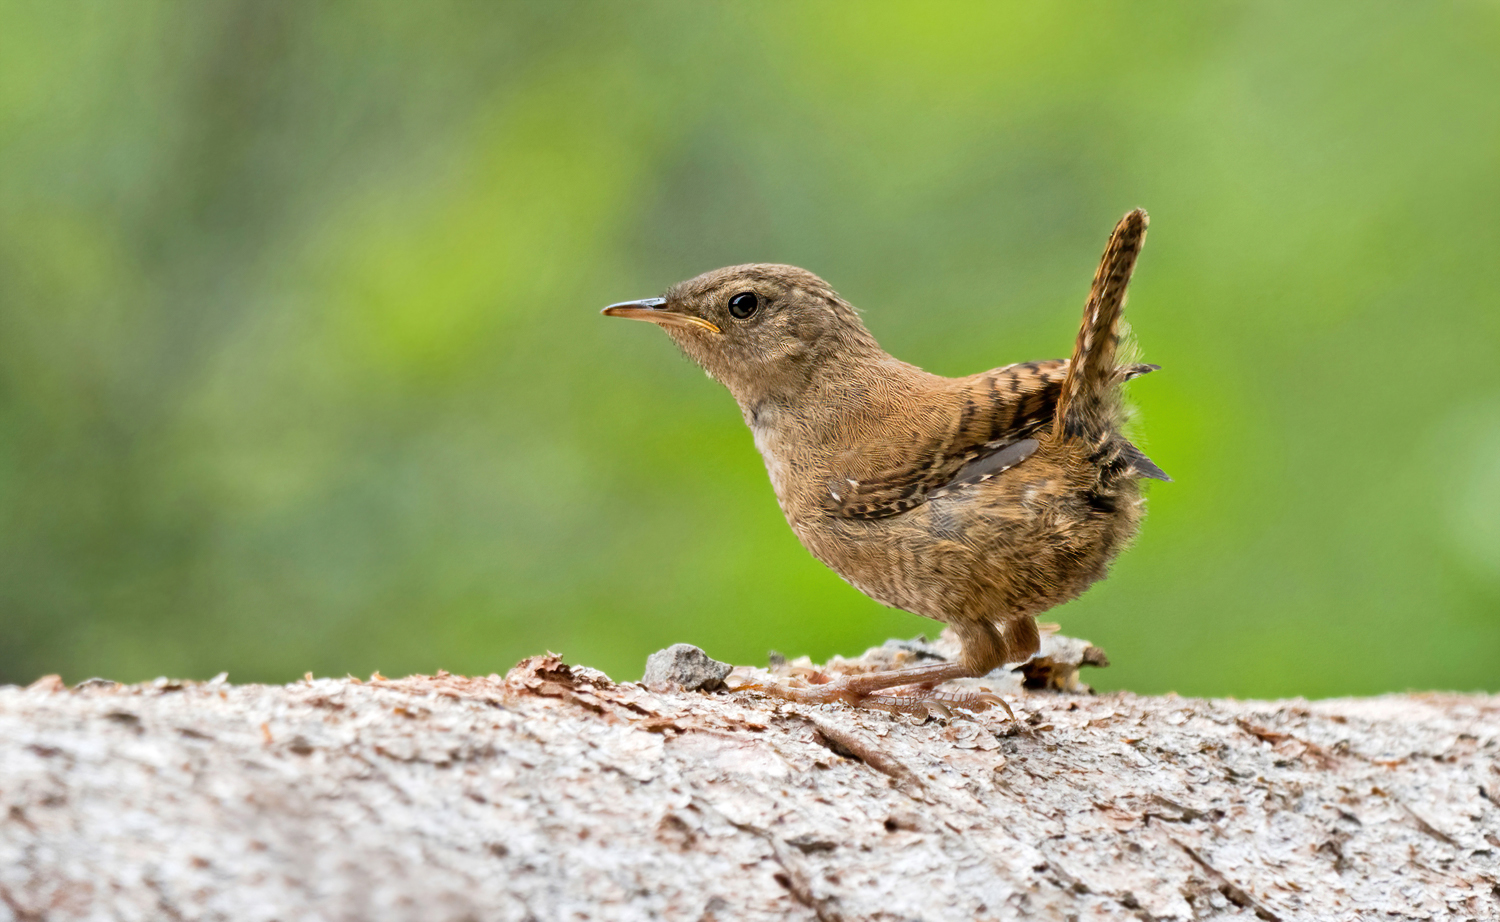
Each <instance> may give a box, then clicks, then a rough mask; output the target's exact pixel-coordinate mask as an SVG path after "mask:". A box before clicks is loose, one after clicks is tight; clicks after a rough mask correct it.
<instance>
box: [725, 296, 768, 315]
mask: <svg viewBox="0 0 1500 922" xmlns="http://www.w3.org/2000/svg"><path fill="white" fill-rule="evenodd" d="M757 307H760V301H759V300H758V299H757V298H756V297H755V292H753V291H742V292H740V293H739V294H737V295H735V296H734V297H732V298H730V299H729V313H731V314H733V315H734V316H735V317H737V318H739V319H740V320H744V319H745V318H746V317H749V316H750V315H751V314H753V313H755V309H756V308H757Z"/></svg>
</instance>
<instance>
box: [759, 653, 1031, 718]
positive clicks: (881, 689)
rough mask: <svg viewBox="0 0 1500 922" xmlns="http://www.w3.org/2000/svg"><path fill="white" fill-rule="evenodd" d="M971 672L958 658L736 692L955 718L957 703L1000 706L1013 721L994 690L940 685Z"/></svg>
mask: <svg viewBox="0 0 1500 922" xmlns="http://www.w3.org/2000/svg"><path fill="white" fill-rule="evenodd" d="M972 676H973V673H972V672H971V671H970V670H968V669H966V668H964V667H963V666H962V665H960V664H958V663H934V664H931V665H927V666H916V667H913V668H910V669H890V670H886V671H884V672H867V673H864V674H862V675H846V676H839V677H837V678H834V679H831V680H829V681H827V682H822V683H819V684H814V685H809V686H805V687H799V686H792V685H783V684H781V683H779V682H766V683H757V684H754V685H744V686H741V687H739V688H737V689H735V691H737V692H739V691H759V692H762V693H764V694H767V695H770V696H771V697H773V698H780V699H782V700H784V701H793V702H796V703H798V704H848V705H851V706H853V707H862V708H870V709H872V710H879V711H888V712H890V713H895V714H913V715H917V716H932V717H951V716H952V714H953V709H954V708H962V709H964V710H968V711H984V710H988V709H989V708H991V707H993V706H995V705H999V706H1000V707H1001V708H1002V709H1004V711H1005V714H1006V716H1007V717H1009V718H1010V719H1011V720H1015V717H1016V715H1015V713H1014V712H1012V711H1011V709H1010V705H1009V704H1007V703H1006V701H1005V699H1004V698H1002V697H1000V696H999V695H996V694H994V693H992V692H983V691H973V692H967V691H965V692H944V691H938V690H937V686H938V685H939V684H940V683H942V682H946V681H948V680H950V679H964V678H971V677H972Z"/></svg>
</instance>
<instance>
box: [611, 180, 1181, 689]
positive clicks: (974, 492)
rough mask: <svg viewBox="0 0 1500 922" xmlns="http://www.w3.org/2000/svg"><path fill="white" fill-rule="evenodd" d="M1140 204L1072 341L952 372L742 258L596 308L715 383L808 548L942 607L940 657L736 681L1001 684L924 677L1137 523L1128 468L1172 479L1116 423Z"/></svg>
mask: <svg viewBox="0 0 1500 922" xmlns="http://www.w3.org/2000/svg"><path fill="white" fill-rule="evenodd" d="M1148 223H1149V218H1148V216H1147V214H1146V212H1145V211H1144V210H1142V209H1136V210H1134V211H1131V212H1129V213H1128V214H1126V215H1125V216H1124V217H1123V218H1122V219H1121V220H1120V221H1119V223H1118V224H1117V225H1116V226H1115V228H1114V231H1113V232H1112V233H1111V234H1110V237H1109V240H1108V243H1107V244H1106V246H1105V250H1104V255H1103V258H1102V259H1101V260H1100V263H1099V268H1098V270H1097V271H1096V272H1095V275H1094V279H1093V283H1092V285H1091V286H1090V288H1089V293H1088V297H1087V299H1086V301H1085V304H1084V311H1083V319H1082V322H1081V324H1080V327H1079V330H1078V335H1077V338H1076V339H1075V341H1074V343H1073V351H1072V354H1071V357H1070V358H1067V359H1052V360H1049V361H1033V362H1023V363H1020V364H1013V365H1006V366H1003V367H1000V368H995V369H992V370H990V371H985V372H981V373H979V374H973V375H969V376H967V377H959V378H950V377H944V376H940V375H935V374H930V373H928V372H926V371H923V370H922V369H920V368H918V367H916V366H915V365H911V364H909V363H907V362H903V361H901V360H899V359H896V358H895V357H893V356H891V355H889V354H888V353H886V352H885V350H883V349H882V348H881V347H880V345H879V344H878V343H877V342H876V340H875V337H874V336H873V335H871V333H870V332H869V331H868V330H867V329H866V327H865V325H864V323H863V322H862V321H861V319H860V315H859V312H858V311H857V310H856V309H855V308H854V307H853V306H852V305H850V304H849V303H848V302H847V301H845V300H844V299H843V298H841V297H840V296H839V295H838V293H837V292H835V291H834V290H833V288H832V287H831V286H830V285H829V284H828V283H827V282H825V281H823V279H821V278H819V277H818V276H816V275H814V274H813V273H811V272H809V271H807V270H805V269H800V268H797V267H795V266H788V265H779V264H770V263H755V264H748V265H739V266H729V267H726V268H722V269H716V270H713V271H711V272H706V273H704V274H702V275H699V276H697V277H696V278H692V279H689V280H687V281H684V282H681V283H679V284H676V285H674V286H672V287H671V288H669V289H668V290H667V291H666V292H665V294H663V296H662V297H659V298H648V299H643V300H637V301H624V302H620V303H617V304H611V305H609V306H608V307H606V308H604V310H603V313H604V314H605V315H606V316H610V317H622V318H628V319H633V320H644V321H649V322H651V323H654V324H657V325H658V326H660V327H661V328H662V329H663V330H664V331H665V332H666V333H667V335H668V336H669V337H671V339H672V340H673V341H674V342H675V343H676V344H677V346H678V348H679V349H680V350H681V351H682V352H683V353H685V354H686V355H687V356H688V357H689V358H691V359H692V360H694V361H695V362H697V363H698V364H699V365H700V366H702V368H703V369H704V370H705V371H706V372H707V373H708V375H709V376H710V377H712V378H714V379H716V380H717V381H719V382H720V383H722V384H723V385H724V386H725V387H726V388H728V390H729V392H730V394H731V395H733V397H734V399H735V401H736V402H737V403H738V404H739V408H740V411H741V413H742V414H743V416H744V419H745V423H746V425H748V426H749V428H750V430H751V433H752V434H753V436H754V441H755V446H756V448H757V449H758V450H759V452H760V454H761V456H762V458H763V459H764V461H765V465H766V470H767V472H768V474H769V475H770V480H771V485H772V488H773V490H774V492H775V494H776V500H777V502H778V504H779V505H780V507H781V511H782V513H783V514H784V515H785V516H786V520H787V523H788V524H789V525H790V526H791V528H792V531H793V532H794V533H795V534H796V536H797V538H798V539H799V540H800V541H801V542H802V544H803V546H804V547H806V549H807V550H808V551H810V552H811V553H812V555H813V556H814V557H816V558H817V559H818V560H820V561H822V562H823V563H824V564H826V565H827V566H828V567H829V568H831V569H832V570H833V571H834V572H836V573H837V574H838V575H839V576H841V577H843V578H844V579H845V580H846V581H847V582H849V583H850V584H852V585H853V586H854V587H855V588H857V589H859V590H860V591H861V592H863V593H865V594H866V595H868V596H870V597H871V598H873V599H875V600H876V601H878V602H880V603H882V604H885V605H888V606H891V607H894V608H899V609H903V610H905V611H908V612H912V613H914V614H918V615H922V616H925V617H928V618H932V619H935V620H938V621H942V622H944V623H946V624H947V625H948V626H949V627H951V628H952V629H953V631H954V632H955V633H956V634H957V636H958V639H959V641H960V648H961V649H960V653H959V655H958V656H957V658H956V659H954V660H951V661H941V662H936V663H928V664H924V665H919V666H914V667H906V668H898V669H889V670H885V671H883V672H871V673H865V674H860V675H849V676H841V677H837V678H831V679H829V680H828V681H826V682H823V683H822V684H816V685H812V686H810V687H793V686H789V685H784V684H782V683H777V682H768V683H765V684H763V685H758V686H753V687H755V688H759V689H760V690H761V691H763V692H766V693H769V694H772V695H774V696H776V697H779V698H783V699H786V700H791V701H795V702H803V703H811V704H823V703H834V702H843V703H845V704H850V705H855V706H859V707H867V708H877V709H884V710H889V711H908V712H914V713H920V712H922V711H923V710H924V709H925V710H927V712H928V713H933V708H937V709H945V708H946V707H947V706H949V705H957V706H964V707H971V708H974V709H983V708H985V707H988V706H990V705H992V704H997V703H998V704H1001V705H1003V706H1005V709H1006V711H1007V712H1009V710H1010V709H1009V706H1008V705H1005V702H1004V701H1003V699H1000V698H999V697H998V696H995V695H990V694H987V693H978V694H976V693H973V692H968V693H963V692H948V693H945V692H942V691H940V690H939V689H938V686H940V685H941V684H942V683H944V682H948V681H950V680H953V679H960V678H970V677H978V676H983V675H985V674H987V673H989V672H990V671H991V670H993V669H995V668H997V667H1000V666H1003V665H1006V664H1016V663H1023V662H1025V661H1026V660H1028V659H1029V658H1030V657H1031V656H1032V655H1034V654H1035V653H1036V652H1037V651H1038V650H1039V648H1040V641H1041V637H1040V632H1039V629H1038V625H1037V622H1036V615H1038V614H1040V613H1042V612H1044V611H1046V610H1048V609H1050V608H1052V607H1053V606H1056V605H1059V604H1061V603H1063V602H1067V601H1069V600H1071V599H1073V598H1076V597H1077V596H1078V595H1079V594H1081V593H1082V592H1083V591H1084V590H1085V589H1087V588H1088V587H1089V586H1090V585H1091V584H1093V583H1094V582H1096V581H1097V580H1099V579H1101V578H1103V577H1104V575H1105V573H1106V570H1107V568H1108V567H1109V564H1110V563H1111V561H1112V560H1113V559H1114V557H1115V556H1116V555H1117V554H1118V553H1119V552H1120V551H1121V550H1122V549H1123V548H1124V547H1125V546H1126V545H1127V544H1128V543H1129V542H1130V541H1131V540H1132V538H1133V537H1134V536H1135V534H1136V532H1137V530H1138V528H1139V525H1140V521H1141V517H1142V514H1143V511H1144V497H1143V490H1142V481H1144V480H1149V479H1156V480H1170V479H1171V478H1170V477H1168V476H1167V475H1166V473H1164V472H1163V471H1162V469H1161V468H1160V467H1158V466H1157V465H1156V464H1155V462H1153V461H1152V460H1151V459H1149V458H1148V457H1147V456H1146V455H1145V454H1144V453H1143V452H1142V451H1141V450H1140V449H1139V448H1138V447H1136V445H1134V444H1133V443H1132V442H1131V441H1130V439H1129V438H1127V437H1126V435H1125V433H1124V427H1125V425H1126V422H1127V417H1128V411H1127V408H1126V405H1125V403H1124V400H1123V398H1122V395H1121V385H1122V384H1124V383H1125V382H1126V381H1129V380H1131V379H1133V378H1136V377H1139V376H1141V375H1143V374H1146V373H1148V372H1151V371H1155V370H1157V369H1158V367H1159V366H1156V365H1149V364H1142V363H1139V362H1135V361H1133V356H1132V355H1130V354H1129V353H1130V351H1131V348H1132V342H1131V340H1130V337H1129V328H1128V327H1127V325H1126V324H1125V321H1124V315H1123V309H1124V304H1125V293H1126V288H1127V286H1128V284H1129V282H1130V278H1131V275H1132V273H1133V271H1134V269H1135V263H1136V258H1137V256H1138V255H1139V253H1140V251H1141V247H1142V245H1143V244H1144V242H1145V238H1146V228H1147V225H1148Z"/></svg>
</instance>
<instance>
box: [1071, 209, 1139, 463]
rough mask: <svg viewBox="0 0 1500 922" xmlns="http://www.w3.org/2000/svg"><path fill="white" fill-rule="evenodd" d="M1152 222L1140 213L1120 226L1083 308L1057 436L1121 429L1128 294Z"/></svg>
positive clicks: (1086, 436)
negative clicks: (1120, 365)
mask: <svg viewBox="0 0 1500 922" xmlns="http://www.w3.org/2000/svg"><path fill="white" fill-rule="evenodd" d="M1148 223H1149V218H1147V216H1146V212H1145V211H1144V210H1142V209H1140V208H1137V209H1136V210H1134V211H1132V212H1130V213H1129V214H1127V215H1125V217H1123V218H1121V219H1120V223H1119V224H1117V225H1115V229H1114V233H1112V234H1110V237H1109V243H1108V245H1106V246H1105V248H1104V257H1103V259H1101V260H1100V261H1099V269H1098V271H1097V272H1095V273H1094V284H1093V285H1092V286H1091V287H1090V288H1089V297H1088V301H1087V303H1085V305H1084V309H1083V323H1082V325H1081V326H1080V327H1079V330H1078V340H1077V342H1075V343H1074V345H1073V358H1072V361H1070V362H1069V363H1068V373H1067V377H1065V378H1064V379H1063V384H1062V392H1061V394H1060V395H1059V397H1058V401H1057V415H1056V416H1055V417H1054V419H1053V428H1052V431H1053V433H1054V435H1061V436H1063V437H1066V438H1070V439H1074V438H1084V439H1096V438H1098V437H1100V436H1102V435H1104V434H1105V433H1107V432H1109V431H1110V430H1112V429H1114V428H1115V427H1116V426H1118V424H1119V422H1120V420H1119V416H1120V399H1119V396H1118V391H1117V390H1116V385H1117V384H1119V383H1120V380H1121V376H1120V375H1119V373H1118V371H1117V369H1116V367H1115V361H1116V353H1117V352H1118V351H1119V346H1120V337H1121V333H1122V323H1123V320H1122V313H1123V310H1124V307H1125V289H1126V287H1127V286H1128V285H1129V284H1130V274H1131V272H1133V271H1134V270H1135V260H1136V256H1138V255H1139V254H1140V252H1141V247H1142V246H1143V245H1144V244H1145V242H1146V225H1147V224H1148Z"/></svg>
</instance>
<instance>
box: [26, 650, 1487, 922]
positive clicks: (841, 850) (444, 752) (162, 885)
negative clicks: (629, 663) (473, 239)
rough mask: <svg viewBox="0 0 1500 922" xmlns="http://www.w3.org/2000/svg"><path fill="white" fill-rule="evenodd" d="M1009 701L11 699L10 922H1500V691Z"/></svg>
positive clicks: (463, 689)
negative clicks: (1009, 712) (896, 708)
mask: <svg viewBox="0 0 1500 922" xmlns="http://www.w3.org/2000/svg"><path fill="white" fill-rule="evenodd" d="M1034 684H1043V685H1051V686H1053V687H1064V686H1067V685H1068V684H1069V682H1067V681H1063V682H1061V683H1060V684H1059V683H1058V682H1056V681H1054V677H1052V676H1050V675H1049V676H1048V677H1045V678H1044V679H1043V680H1041V681H1040V682H1039V683H1034ZM1072 684H1074V685H1076V682H1073V683H1072ZM1013 702H1014V705H1015V708H1016V712H1017V715H1018V718H1019V720H1018V721H1017V722H1016V723H1009V722H1007V721H1005V719H1004V718H1003V716H1000V715H999V714H997V713H993V712H991V713H985V714H982V715H979V716H977V717H974V718H972V719H971V718H964V719H953V720H947V721H937V720H931V719H927V720H917V719H914V718H910V717H903V716H890V715H887V714H883V713H879V712H869V711H853V710H849V709H846V708H842V707H826V708H815V707H803V706H798V705H789V704H785V703H780V702H772V701H769V700H766V699H758V698H755V697H753V696H751V695H744V694H741V695H732V694H728V693H724V692H718V693H701V692H690V693H653V692H649V691H647V690H646V689H645V688H643V687H641V686H640V685H637V684H625V685H616V684H614V683H612V682H610V681H609V680H608V679H607V678H606V677H605V676H603V675H602V674H601V673H598V672H596V671H593V670H588V669H583V668H578V667H569V666H567V665H565V664H563V663H562V662H560V661H559V660H558V659H557V658H556V657H552V656H547V657H534V658H532V659H530V660H527V661H526V662H524V663H522V664H521V665H520V666H518V667H517V668H516V669H515V670H513V671H512V672H511V674H510V675H509V676H507V677H506V678H504V679H502V678H500V677H498V676H489V677H487V678H472V679H470V678H462V677H458V676H451V675H446V674H441V673H440V674H439V675H437V676H431V677H427V676H412V677H410V678H406V679H400V680H384V679H378V680H373V681H370V682H359V681H358V680H353V679H316V680H313V679H309V680H308V681H304V682H299V683H295V684H292V685H288V686H285V687H275V686H254V685H248V686H232V685H228V684H224V683H223V682H222V681H215V682H208V683H189V682H183V683H177V682H166V681H158V682H157V683H153V684H145V685H136V686H117V685H114V684H113V683H102V682H93V683H87V684H86V685H85V686H82V687H79V688H76V689H67V688H64V687H63V686H62V684H61V683H60V682H56V681H51V682H48V681H43V682H39V683H37V684H36V685H33V686H32V687H31V688H29V689H20V688H14V687H10V688H0V920H4V922H10V920H18V922H19V920H32V919H48V920H53V919H105V918H108V919H163V918H166V919H233V920H237V922H238V920H252V922H253V920H290V919H306V918H316V919H327V920H343V919H349V920H356V919H357V920H370V919H381V920H385V919H434V920H460V919H484V920H492V919H494V920H517V922H520V920H527V919H536V920H551V919H583V918H594V919H599V918H604V919H668V920H678V919H681V920H694V922H696V920H715V919H717V920H730V919H733V920H736V922H745V920H759V919H768V920H769V919H778V920H779V919H806V920H812V919H816V920H823V922H828V920H856V919H879V920H903V919H930V920H940V919H1011V918H1018V917H1026V918H1042V919H1059V920H1062V919H1105V918H1111V919H1112V918H1140V919H1206V918H1212V919H1254V918H1260V919H1265V920H1278V919H1280V920H1303V919H1356V918H1370V917H1375V916H1378V917H1380V918H1411V919H1491V920H1492V919H1497V918H1500V880H1497V870H1500V806H1497V801H1500V794H1497V792H1500V768H1497V757H1500V698H1497V697H1492V696H1463V695H1439V694H1427V695H1393V696H1386V697H1381V698H1371V699H1343V700H1330V701H1316V702H1309V701H1301V700H1292V701H1234V700H1203V699H1189V698H1179V697H1175V696H1168V697H1142V696H1137V695H1132V694H1125V693H1116V694H1109V695H1099V696H1091V695H1086V694H1069V693H1062V692H1056V691H1037V692H1031V693H1020V694H1018V696H1017V697H1016V698H1014V699H1013Z"/></svg>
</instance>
